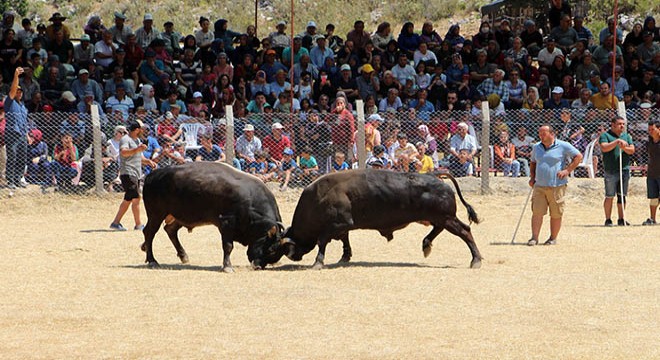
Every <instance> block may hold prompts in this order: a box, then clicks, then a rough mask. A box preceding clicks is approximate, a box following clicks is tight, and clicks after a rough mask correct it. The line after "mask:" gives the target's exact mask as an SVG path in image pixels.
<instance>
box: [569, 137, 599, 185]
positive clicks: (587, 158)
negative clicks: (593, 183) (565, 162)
mask: <svg viewBox="0 0 660 360" xmlns="http://www.w3.org/2000/svg"><path fill="white" fill-rule="evenodd" d="M596 142H598V139H595V140H592V141H591V142H590V143H589V144H587V147H586V149H585V150H584V154H582V155H584V157H583V158H582V161H581V162H580V163H579V164H578V166H577V167H578V168H581V167H582V168H586V169H587V174H588V175H589V178H590V179H594V178H595V177H596V171H595V169H594V160H593V158H594V146H596ZM571 177H575V171H571Z"/></svg>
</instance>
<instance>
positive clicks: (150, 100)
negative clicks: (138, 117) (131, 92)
mask: <svg viewBox="0 0 660 360" xmlns="http://www.w3.org/2000/svg"><path fill="white" fill-rule="evenodd" d="M152 89H153V86H151V85H149V84H144V85H142V90H141V92H140V93H141V95H142V100H143V101H144V105H143V107H144V109H145V110H147V111H150V110H157V109H158V104H156V99H155V98H154V97H153V96H150V94H151V90H152Z"/></svg>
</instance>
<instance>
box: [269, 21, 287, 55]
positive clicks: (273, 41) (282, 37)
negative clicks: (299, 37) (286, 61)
mask: <svg viewBox="0 0 660 360" xmlns="http://www.w3.org/2000/svg"><path fill="white" fill-rule="evenodd" d="M275 29H276V31H274V32H272V33H270V34H269V35H268V38H269V39H270V46H271V47H272V48H273V49H274V50H275V51H277V52H279V54H282V50H284V48H285V47H287V46H289V44H291V38H290V37H289V35H287V34H286V21H283V20H281V21H279V22H278V23H277V25H275Z"/></svg>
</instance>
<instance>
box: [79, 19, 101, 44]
mask: <svg viewBox="0 0 660 360" xmlns="http://www.w3.org/2000/svg"><path fill="white" fill-rule="evenodd" d="M105 30H107V29H106V28H105V26H103V22H102V20H101V17H100V16H98V15H92V16H90V18H89V20H87V24H86V25H85V28H84V31H85V34H86V35H87V36H89V41H90V43H92V44H96V42H97V41H99V40H101V39H102V38H103V32H104V31H105Z"/></svg>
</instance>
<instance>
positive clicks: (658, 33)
mask: <svg viewBox="0 0 660 360" xmlns="http://www.w3.org/2000/svg"><path fill="white" fill-rule="evenodd" d="M643 29H644V31H650V32H651V33H652V34H653V41H660V27H657V26H656V23H655V18H654V17H653V16H651V15H648V16H647V17H646V18H645V19H644V26H643Z"/></svg>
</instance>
